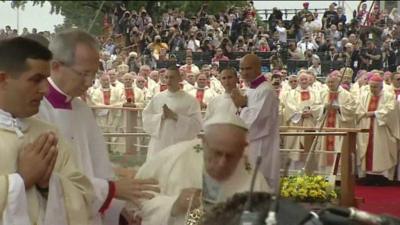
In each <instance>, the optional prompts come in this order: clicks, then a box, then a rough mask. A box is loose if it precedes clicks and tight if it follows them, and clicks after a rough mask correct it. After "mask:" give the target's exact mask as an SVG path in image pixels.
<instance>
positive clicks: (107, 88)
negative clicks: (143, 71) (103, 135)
mask: <svg viewBox="0 0 400 225" xmlns="http://www.w3.org/2000/svg"><path fill="white" fill-rule="evenodd" d="M100 83H101V87H100V88H98V89H96V90H94V91H93V93H92V97H91V99H92V102H93V103H94V105H95V106H107V107H108V106H109V107H113V106H114V107H121V106H122V104H123V99H122V95H123V91H124V89H121V88H117V87H112V86H111V85H110V78H109V76H108V75H102V76H101V77H100ZM95 113H96V120H97V123H98V125H99V126H100V127H101V128H102V130H103V132H120V131H121V129H120V128H122V124H123V117H122V110H120V109H95ZM108 141H110V142H112V143H117V141H118V138H115V137H112V138H110V139H109V140H108ZM110 150H111V151H118V144H113V145H111V146H110Z"/></svg>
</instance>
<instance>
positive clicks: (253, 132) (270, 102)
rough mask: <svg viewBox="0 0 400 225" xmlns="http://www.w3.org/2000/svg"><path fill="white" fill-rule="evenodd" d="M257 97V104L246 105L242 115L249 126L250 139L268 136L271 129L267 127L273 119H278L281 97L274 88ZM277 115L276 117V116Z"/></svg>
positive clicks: (255, 101)
mask: <svg viewBox="0 0 400 225" xmlns="http://www.w3.org/2000/svg"><path fill="white" fill-rule="evenodd" d="M251 97H255V98H256V99H255V100H252V101H254V103H255V104H253V105H249V106H247V107H245V108H244V109H243V110H242V112H241V114H240V117H241V118H242V119H243V120H244V121H245V123H246V124H247V125H248V126H249V135H248V136H249V138H250V139H249V141H252V140H256V139H259V138H261V137H264V136H267V135H268V134H269V132H270V129H266V128H268V127H270V126H269V123H271V122H273V121H272V120H274V119H276V120H277V119H278V118H277V116H278V114H279V112H278V110H279V99H278V97H277V96H276V94H275V93H274V92H273V91H272V90H268V91H263V92H261V93H260V94H259V95H255V96H251ZM275 117H276V118H275Z"/></svg>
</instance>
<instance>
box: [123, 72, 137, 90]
mask: <svg viewBox="0 0 400 225" xmlns="http://www.w3.org/2000/svg"><path fill="white" fill-rule="evenodd" d="M121 79H122V82H123V83H124V86H125V88H131V87H132V83H133V80H134V79H135V78H134V76H133V75H132V74H131V73H125V74H124V75H123V76H122V77H121Z"/></svg>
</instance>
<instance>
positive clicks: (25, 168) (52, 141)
mask: <svg viewBox="0 0 400 225" xmlns="http://www.w3.org/2000/svg"><path fill="white" fill-rule="evenodd" d="M56 143H57V141H56V137H55V135H54V133H52V132H49V133H43V134H41V135H39V137H38V138H36V140H35V141H34V142H33V143H29V144H27V145H25V146H24V147H23V149H22V151H21V152H20V154H19V156H18V169H17V172H18V173H19V174H20V176H21V177H22V179H23V180H24V184H25V188H26V189H29V188H31V187H32V186H33V185H34V184H36V183H38V182H39V181H41V182H40V184H41V185H43V187H46V182H45V181H44V180H45V179H46V178H47V177H48V178H50V176H51V172H52V170H53V169H52V168H54V165H53V164H55V160H56V158H57V148H56V146H55V145H56ZM49 174H50V175H49ZM46 175H47V176H46ZM47 187H48V181H47Z"/></svg>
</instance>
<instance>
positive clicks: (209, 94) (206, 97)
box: [188, 84, 217, 105]
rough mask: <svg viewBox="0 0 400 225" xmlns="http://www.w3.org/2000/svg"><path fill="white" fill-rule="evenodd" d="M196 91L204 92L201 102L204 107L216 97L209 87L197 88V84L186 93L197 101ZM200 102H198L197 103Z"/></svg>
mask: <svg viewBox="0 0 400 225" xmlns="http://www.w3.org/2000/svg"><path fill="white" fill-rule="evenodd" d="M198 91H204V92H203V99H202V102H203V103H204V104H206V105H208V104H209V103H210V102H211V101H212V100H213V99H214V98H215V97H216V96H217V93H215V92H214V91H213V90H212V89H211V88H209V87H205V88H198V87H197V84H196V86H195V88H193V89H192V90H190V91H189V92H188V93H189V94H190V95H191V96H193V97H195V98H196V99H197V101H199V99H198V98H197V96H198V93H197V92H198ZM199 102H200V101H199Z"/></svg>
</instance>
